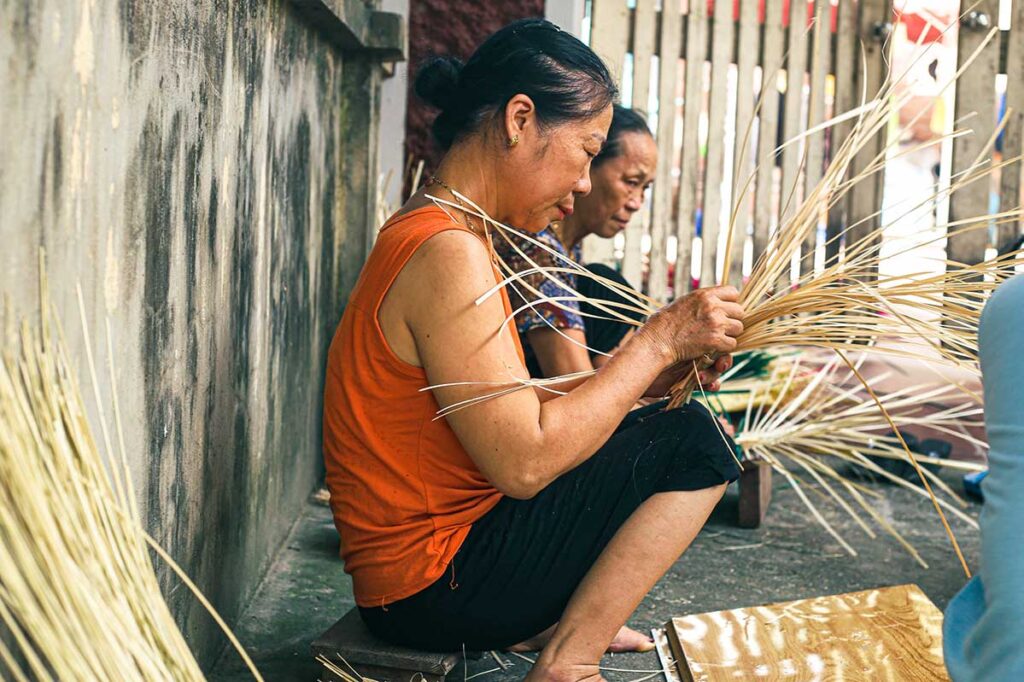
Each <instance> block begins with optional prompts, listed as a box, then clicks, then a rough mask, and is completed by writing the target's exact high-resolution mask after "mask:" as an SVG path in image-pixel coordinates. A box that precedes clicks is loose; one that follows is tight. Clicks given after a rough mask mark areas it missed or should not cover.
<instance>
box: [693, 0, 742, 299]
mask: <svg viewBox="0 0 1024 682" xmlns="http://www.w3.org/2000/svg"><path fill="white" fill-rule="evenodd" d="M732 10H733V5H732V3H731V2H716V3H715V13H714V24H713V31H712V34H711V94H710V96H709V98H708V145H707V146H708V155H707V164H706V166H705V169H706V171H705V181H704V226H703V229H702V235H701V236H702V239H701V244H702V250H701V274H700V285H701V286H712V285H714V284H717V283H718V282H717V278H716V271H715V264H716V263H717V260H718V239H719V233H720V230H722V229H728V227H727V225H722V220H721V212H722V203H723V202H722V182H723V180H724V179H725V178H726V177H728V176H729V175H730V173H729V171H727V170H726V168H725V163H726V158H725V135H726V129H725V126H726V122H727V121H728V120H729V119H730V116H729V111H728V105H729V92H728V90H729V68H730V66H731V65H732V58H733V48H734V42H733V41H734V39H735V31H734V26H733V14H732Z"/></svg>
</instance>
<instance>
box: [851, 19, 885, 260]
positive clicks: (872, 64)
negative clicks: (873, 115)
mask: <svg viewBox="0 0 1024 682" xmlns="http://www.w3.org/2000/svg"><path fill="white" fill-rule="evenodd" d="M858 4H859V10H860V12H859V16H858V24H859V26H860V30H859V31H858V34H859V36H860V41H861V46H862V49H863V53H862V54H863V59H862V61H863V65H858V78H857V92H858V93H860V92H865V93H866V95H867V98H868V99H869V100H870V99H872V98H874V97H875V95H876V94H878V91H879V89H880V88H881V87H882V82H883V81H884V79H885V73H886V61H887V54H888V50H889V49H890V44H889V41H888V40H887V37H888V32H887V31H886V30H885V29H884V27H885V26H886V25H887V22H890V21H891V20H892V19H891V17H892V1H891V0H860V2H859V3H858ZM885 134H886V133H885V131H884V130H883V131H882V132H880V133H879V134H878V136H877V138H876V139H875V140H874V142H872V143H870V144H868V145H866V146H865V148H864V149H862V150H861V152H860V153H859V154H857V156H856V158H854V160H853V163H852V164H851V169H850V174H851V177H856V176H857V175H858V174H859V173H860V172H861V171H862V170H863V169H864V168H867V167H868V165H869V164H870V163H871V161H872V160H873V159H874V158H875V157H876V156H878V154H880V153H881V151H882V149H883V148H884V145H885ZM884 180H885V174H884V171H882V172H879V173H876V174H875V175H874V176H873V177H871V178H867V179H865V180H862V181H860V182H858V183H857V184H856V185H855V186H854V187H853V188H852V189H851V190H850V203H849V217H848V223H847V224H848V225H851V226H854V225H855V227H851V228H850V230H849V232H847V233H846V240H845V241H846V243H847V244H853V243H854V242H858V241H860V240H861V239H863V238H864V237H865V236H867V235H868V234H872V233H876V230H877V229H878V226H879V225H880V224H881V221H880V219H879V216H878V215H876V214H878V212H879V211H880V210H881V208H882V187H883V183H884Z"/></svg>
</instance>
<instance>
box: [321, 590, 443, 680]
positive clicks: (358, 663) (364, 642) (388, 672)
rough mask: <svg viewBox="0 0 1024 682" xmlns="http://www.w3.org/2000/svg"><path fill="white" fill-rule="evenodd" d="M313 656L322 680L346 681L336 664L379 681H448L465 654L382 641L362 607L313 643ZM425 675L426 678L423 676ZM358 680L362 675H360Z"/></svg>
mask: <svg viewBox="0 0 1024 682" xmlns="http://www.w3.org/2000/svg"><path fill="white" fill-rule="evenodd" d="M311 648H312V650H313V656H314V657H315V658H317V660H320V659H321V658H323V659H326V660H327V661H328V662H329V663H330V664H331V665H327V664H324V663H323V661H320V663H321V666H322V667H321V671H320V680H321V681H322V682H344V681H345V680H346V678H345V677H342V676H341V675H339V674H338V673H337V672H335V671H334V670H332V667H337V668H339V669H341V670H343V671H345V672H346V673H347V674H348V675H349V676H350V677H349V678H348V679H351V678H353V677H355V675H353V674H352V673H353V672H357V673H358V674H359V675H361V676H363V677H368V678H372V679H373V680H376V681H377V682H409V680H410V679H415V680H417V681H422V682H444V679H445V676H446V675H447V674H448V673H449V672H451V670H452V668H454V667H455V665H456V664H457V663H458V662H459V660H460V659H461V658H462V654H435V653H428V652H425V651H417V650H415V649H407V648H405V647H400V646H394V645H392V644H388V643H386V642H382V641H381V640H379V639H377V638H376V637H374V636H373V635H371V634H370V632H369V630H367V629H366V626H365V625H364V624H363V620H362V618H360V617H359V610H358V609H355V608H353V609H351V610H350V611H349V612H348V613H346V614H345V615H344V616H343V617H342V618H341V620H339V621H338V622H337V623H335V624H334V625H332V626H331V627H330V629H329V630H327V632H325V633H324V634H322V635H320V637H318V638H317V639H316V640H315V641H314V642H313V644H312V645H311ZM421 675H422V677H420V676H421ZM356 679H358V678H356Z"/></svg>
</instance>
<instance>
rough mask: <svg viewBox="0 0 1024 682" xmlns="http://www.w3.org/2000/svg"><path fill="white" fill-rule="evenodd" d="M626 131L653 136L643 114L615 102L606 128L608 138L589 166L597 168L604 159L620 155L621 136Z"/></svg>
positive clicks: (607, 159) (609, 159)
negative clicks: (609, 122) (610, 122)
mask: <svg viewBox="0 0 1024 682" xmlns="http://www.w3.org/2000/svg"><path fill="white" fill-rule="evenodd" d="M626 133H646V134H647V135H650V136H651V137H652V138H653V137H654V135H653V133H651V129H650V128H649V127H648V126H647V119H646V118H644V115H643V114H641V113H640V112H639V111H637V110H636V109H629V108H627V107H624V106H621V105H618V104H616V105H615V109H614V111H613V113H612V124H611V126H609V128H608V139H607V140H605V143H604V146H602V147H601V153H600V154H598V155H597V156H596V157H594V160H593V162H591V164H590V167H591V168H597V167H598V166H600V165H601V164H602V163H604V162H605V161H611V160H612V159H617V158H618V157H620V156H622V136H623V135H625V134H626Z"/></svg>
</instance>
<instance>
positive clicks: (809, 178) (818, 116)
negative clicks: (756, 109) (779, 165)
mask: <svg viewBox="0 0 1024 682" xmlns="http://www.w3.org/2000/svg"><path fill="white" fill-rule="evenodd" d="M831 66H832V5H831V3H830V2H829V0H815V3H814V29H813V39H812V41H811V90H810V95H809V97H808V103H807V127H808V129H810V128H813V127H814V126H816V125H818V124H820V123H823V122H824V121H825V87H826V85H825V81H826V78H827V76H828V72H829V69H830V68H831ZM806 144H807V166H806V168H805V169H804V182H805V187H806V188H807V189H806V192H810V191H811V189H812V188H814V187H816V186H817V185H818V183H819V182H821V177H822V175H823V174H824V169H825V132H824V131H823V132H820V133H815V134H814V135H811V136H810V137H809V138H807V141H806ZM805 196H806V193H805ZM821 208H822V210H824V207H821ZM822 217H823V218H824V217H825V216H822ZM817 245H818V232H817V230H814V231H811V232H810V233H808V235H807V237H806V238H805V239H804V245H803V250H802V253H801V260H800V274H801V275H805V274H807V273H809V272H813V271H814V258H815V255H814V254H815V249H816V248H817Z"/></svg>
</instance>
